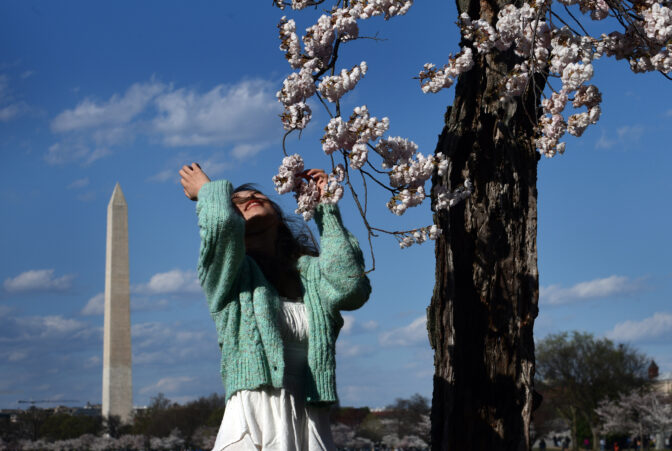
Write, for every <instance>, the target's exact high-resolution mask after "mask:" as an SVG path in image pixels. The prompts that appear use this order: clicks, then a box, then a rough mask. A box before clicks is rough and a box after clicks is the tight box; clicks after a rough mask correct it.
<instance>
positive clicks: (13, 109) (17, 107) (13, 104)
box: [0, 74, 31, 122]
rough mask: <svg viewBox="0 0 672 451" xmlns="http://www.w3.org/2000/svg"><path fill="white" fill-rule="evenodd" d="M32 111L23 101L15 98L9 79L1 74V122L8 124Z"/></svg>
mask: <svg viewBox="0 0 672 451" xmlns="http://www.w3.org/2000/svg"><path fill="white" fill-rule="evenodd" d="M30 111H31V108H30V106H28V104H27V103H25V102H24V101H23V100H20V99H17V98H15V96H14V94H13V92H12V89H11V88H10V87H9V77H8V76H7V75H5V74H0V122H8V121H11V120H12V119H16V118H17V117H19V116H22V115H24V114H26V113H28V112H30Z"/></svg>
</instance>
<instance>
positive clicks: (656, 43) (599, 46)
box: [419, 0, 672, 157]
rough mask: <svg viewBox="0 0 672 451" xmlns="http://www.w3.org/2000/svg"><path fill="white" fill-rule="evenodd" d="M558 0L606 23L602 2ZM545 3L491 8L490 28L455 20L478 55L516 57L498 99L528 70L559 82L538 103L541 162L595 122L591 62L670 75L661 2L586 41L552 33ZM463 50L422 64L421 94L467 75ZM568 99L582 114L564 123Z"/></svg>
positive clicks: (671, 13)
mask: <svg viewBox="0 0 672 451" xmlns="http://www.w3.org/2000/svg"><path fill="white" fill-rule="evenodd" d="M558 1H559V2H560V3H561V4H563V5H564V6H570V5H573V4H578V5H579V8H580V10H581V12H582V13H584V14H585V13H589V14H590V17H591V19H593V20H602V19H604V18H606V17H607V16H608V15H609V11H610V8H609V5H608V4H607V2H606V1H605V0H558ZM551 2H552V0H546V1H542V2H536V3H535V4H534V6H533V5H531V4H527V3H525V4H523V5H522V6H521V7H516V6H515V5H511V4H509V5H506V6H505V7H504V8H502V9H501V10H500V11H499V13H498V15H497V20H496V23H495V24H494V26H493V25H491V24H490V23H489V22H488V21H487V20H484V19H482V18H481V19H476V20H473V19H472V18H470V17H469V15H468V14H466V13H463V14H462V15H461V16H460V21H459V25H460V28H461V32H462V36H463V37H464V39H465V40H467V41H469V42H470V43H471V46H472V47H473V49H474V50H475V51H476V52H477V53H478V54H485V53H488V52H491V51H493V49H497V50H499V51H505V50H508V49H509V48H512V49H513V52H514V53H515V55H516V56H518V57H519V58H520V62H518V63H517V64H515V65H514V66H513V68H512V70H511V71H510V73H509V74H508V77H507V81H506V83H505V86H504V87H503V91H502V97H503V98H512V97H516V96H521V95H523V94H524V93H525V92H526V91H528V89H529V85H530V83H531V82H532V80H533V76H534V74H535V73H542V74H545V75H546V76H548V77H549V78H558V79H559V80H560V82H561V86H560V88H559V89H557V90H554V91H553V90H552V92H551V94H550V96H548V98H546V99H545V100H544V101H543V102H542V105H541V106H542V111H541V113H542V114H541V117H540V118H539V121H538V130H539V137H538V139H537V141H536V146H537V149H538V150H539V152H540V153H542V154H543V155H545V156H548V157H551V156H553V155H555V154H556V153H562V152H563V151H564V149H565V144H564V143H562V142H560V139H561V138H562V137H563V136H564V134H565V133H569V134H571V135H574V136H581V135H582V134H583V132H584V131H585V129H586V128H587V127H588V126H589V125H591V124H595V123H596V122H597V121H598V120H599V118H600V115H601V109H600V103H601V100H602V96H601V94H600V92H599V90H598V89H597V87H596V86H594V85H590V84H588V83H589V81H590V80H591V79H592V77H593V74H594V67H593V64H592V63H593V61H594V60H596V59H598V58H600V57H601V56H602V55H606V56H614V57H615V58H616V59H627V60H628V61H629V62H630V66H631V68H632V70H633V71H635V72H645V71H654V70H656V71H660V72H663V73H669V72H671V71H672V54H671V53H670V45H671V39H672V9H670V8H669V7H668V6H665V5H664V4H663V3H659V2H656V1H655V0H642V1H640V2H637V5H635V7H636V8H637V13H638V15H639V16H640V17H641V19H637V18H636V17H637V16H636V15H634V14H632V15H630V14H628V17H629V19H630V20H631V22H630V23H629V24H628V25H627V26H626V29H625V32H624V33H620V32H612V33H610V34H608V35H607V34H602V35H601V36H600V37H599V38H593V37H591V36H588V35H579V34H576V33H575V32H574V31H572V30H571V29H570V28H569V27H568V26H566V25H565V26H563V27H560V28H558V27H555V26H554V25H552V22H551V20H550V17H551V12H550V11H551V10H550V8H551ZM470 48H471V47H464V48H463V49H462V51H461V53H460V54H459V55H460V56H459V57H458V58H452V57H451V58H450V60H449V63H448V64H447V65H446V66H444V68H443V69H441V70H438V69H436V67H435V66H434V65H433V64H429V63H428V64H425V66H424V70H423V71H421V72H420V77H419V78H420V81H421V89H422V91H423V92H425V93H427V92H438V91H439V90H441V89H443V88H447V87H450V86H451V85H452V83H453V82H454V78H455V77H456V76H457V75H459V74H461V73H463V72H465V71H467V70H469V69H470V68H471V66H472V65H473V55H472V53H471V52H470V51H469V52H467V51H468V50H469V49H470ZM466 55H468V58H467V56H466ZM459 58H462V59H463V61H462V64H461V65H458V64H456V62H457V60H458V59H459ZM467 61H468V64H466V63H467ZM570 101H571V102H572V106H573V107H574V108H575V109H576V108H580V107H585V108H586V110H585V111H583V112H576V113H574V114H570V115H569V116H568V117H567V118H566V119H565V116H563V114H562V113H563V111H564V110H565V107H566V105H567V104H568V103H569V102H570Z"/></svg>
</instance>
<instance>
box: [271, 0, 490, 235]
mask: <svg viewBox="0 0 672 451" xmlns="http://www.w3.org/2000/svg"><path fill="white" fill-rule="evenodd" d="M275 3H276V4H277V5H278V6H280V7H281V8H284V7H285V6H290V5H291V7H292V9H302V8H305V7H306V6H309V5H314V4H316V3H315V2H314V1H309V0H303V1H299V0H291V2H290V1H289V0H288V1H282V0H276V2H275ZM412 4H413V2H412V0H352V1H350V2H346V3H345V4H344V5H343V6H342V7H334V8H332V9H331V11H329V12H328V13H325V14H322V15H321V16H320V17H319V19H318V20H317V22H316V23H315V24H313V25H312V26H310V27H308V28H307V29H306V31H305V34H304V35H303V36H302V37H301V38H299V36H298V35H297V31H296V23H295V22H294V20H291V19H287V18H286V17H283V18H282V19H281V20H280V23H279V24H278V30H279V37H280V49H281V50H282V51H283V52H284V53H285V57H286V59H287V61H288V63H289V65H290V66H291V67H292V69H294V72H292V73H291V74H290V75H289V76H288V77H287V78H286V79H285V80H284V82H283V85H282V88H281V89H280V91H279V92H278V93H277V98H278V100H279V101H280V102H281V103H282V104H283V105H284V107H285V111H284V112H283V113H282V115H281V119H282V122H283V125H284V127H285V129H286V130H288V131H292V130H297V129H298V130H302V129H304V128H305V127H306V126H307V124H308V123H309V121H310V119H311V116H312V111H311V109H310V107H309V106H308V100H309V99H310V98H311V97H312V96H313V95H316V94H317V95H319V96H320V99H326V100H327V101H329V102H331V103H335V104H336V105H337V108H336V110H337V112H338V114H336V115H334V116H332V118H331V120H330V121H329V123H328V124H327V126H326V127H325V133H324V135H323V137H322V139H321V143H322V150H323V151H324V152H325V154H327V155H333V154H334V152H338V153H340V154H341V155H342V156H343V157H344V158H345V161H346V162H347V164H348V166H349V167H350V168H351V169H353V170H361V169H362V167H363V166H364V164H366V163H367V162H369V156H370V154H371V152H373V153H374V154H375V155H378V156H380V157H381V158H382V168H383V169H384V170H387V171H378V172H379V173H384V174H386V175H387V176H388V177H389V186H390V187H391V191H392V197H391V199H390V201H389V202H388V204H387V206H388V208H389V209H390V211H392V212H393V213H395V214H397V215H401V214H403V213H404V212H405V211H406V210H407V209H408V208H409V207H414V206H417V205H420V204H421V203H422V202H423V201H424V200H425V199H426V197H427V195H426V192H425V184H426V182H427V181H428V180H429V179H430V178H431V177H432V175H434V174H438V175H443V174H444V173H445V171H446V169H447V167H448V161H447V159H446V157H445V156H444V155H443V154H441V153H439V154H437V155H428V156H424V155H423V154H421V153H419V152H418V146H417V145H416V144H415V143H413V142H412V141H409V140H407V139H404V138H401V137H383V135H384V134H385V133H386V132H387V131H388V129H389V119H388V118H386V117H383V118H382V119H378V118H376V117H373V116H371V114H370V113H369V110H368V108H367V107H366V106H358V107H356V108H354V110H353V112H352V114H351V115H350V117H349V118H347V116H341V115H340V103H339V102H340V100H341V98H342V97H343V95H345V94H346V93H347V92H349V91H351V90H352V89H354V88H355V87H356V86H357V84H358V83H359V81H360V80H361V79H362V77H363V76H364V75H365V74H366V73H367V70H368V67H367V64H366V62H362V63H360V64H359V65H357V66H354V67H352V68H351V69H349V70H348V69H342V70H341V71H340V73H339V72H336V70H335V67H334V66H335V60H336V50H337V49H338V48H339V46H340V45H341V44H342V43H344V42H347V41H350V40H352V39H356V38H358V37H359V26H358V21H361V20H365V19H369V18H371V17H375V16H382V17H383V18H384V19H386V20H387V19H390V18H392V17H394V16H398V15H403V14H405V13H406V12H407V11H408V9H409V8H410V7H411V6H412ZM473 26H474V27H475V31H474V36H475V35H476V34H478V33H482V32H481V31H477V30H476V28H477V27H479V26H482V27H483V30H486V27H485V23H484V22H477V23H476V24H474V25H473ZM483 33H484V31H483ZM492 35H493V36H494V31H493V32H492ZM472 65H473V59H472V50H471V49H470V48H468V47H467V48H465V49H464V50H463V51H462V52H461V53H460V54H458V55H456V56H455V58H453V59H452V60H451V61H450V63H449V64H448V65H446V66H445V67H444V68H442V69H436V68H434V67H433V66H431V67H430V66H427V67H426V73H425V74H424V75H421V78H423V77H424V79H426V87H423V89H427V90H431V91H438V90H439V89H442V88H443V87H446V86H449V85H450V84H451V83H452V82H453V80H454V79H455V77H457V76H458V75H459V74H460V73H462V72H464V71H466V70H469V69H470V68H471V67H472ZM323 104H324V105H325V107H327V104H326V103H324V102H323ZM327 109H329V108H328V107H327ZM346 118H347V119H346ZM345 172H346V169H345V167H343V166H342V165H338V166H336V167H335V168H334V170H333V172H332V173H331V174H329V175H328V179H327V182H326V184H325V186H323V187H322V195H321V196H320V189H319V188H318V186H317V184H316V182H315V180H312V179H311V178H310V177H307V175H306V173H305V171H304V165H303V160H302V159H301V157H299V156H298V155H292V156H289V157H286V158H284V160H283V162H282V165H281V166H280V167H279V169H278V174H277V175H276V176H275V177H273V181H274V183H275V187H276V190H277V191H278V192H279V193H281V194H283V193H289V192H293V193H294V195H295V197H296V200H297V209H296V212H297V213H298V214H301V215H303V217H304V219H306V220H308V219H310V218H311V217H312V215H313V212H314V210H315V207H316V206H317V205H318V203H335V202H337V201H338V200H339V199H341V197H342V196H343V186H342V185H341V182H342V181H343V180H344V177H345ZM443 191H445V192H448V191H447V190H445V189H443ZM443 191H442V192H443ZM462 192H463V191H461V193H462ZM448 195H449V196H451V199H453V202H452V203H451V202H443V203H442V204H441V205H444V208H449V207H450V206H451V205H454V203H455V202H456V199H461V198H464V197H460V194H459V193H456V194H453V193H450V192H448ZM395 233H396V232H395ZM438 233H439V231H438V229H437V228H436V226H434V227H431V228H430V227H426V228H421V229H417V230H413V231H411V232H408V233H406V232H404V233H401V234H398V235H396V236H397V237H401V238H400V243H401V244H402V247H406V246H407V245H409V244H411V243H422V242H423V241H425V240H427V239H428V238H429V239H435V238H436V236H437V235H438Z"/></svg>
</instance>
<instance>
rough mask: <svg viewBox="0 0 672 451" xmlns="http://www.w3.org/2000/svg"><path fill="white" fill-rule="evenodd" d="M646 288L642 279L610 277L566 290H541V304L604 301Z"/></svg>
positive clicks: (557, 288)
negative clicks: (604, 299) (591, 300)
mask: <svg viewBox="0 0 672 451" xmlns="http://www.w3.org/2000/svg"><path fill="white" fill-rule="evenodd" d="M643 288H644V286H643V283H642V281H641V279H639V280H632V279H629V278H628V277H625V276H615V275H614V276H610V277H606V278H603V279H594V280H589V281H587V282H581V283H577V284H576V285H573V286H571V287H568V288H565V287H562V286H560V285H549V286H547V287H541V288H540V290H539V299H540V303H543V304H551V305H560V304H569V303H572V302H579V301H584V300H590V299H603V298H608V297H617V296H619V297H620V296H622V295H624V294H632V293H635V292H638V291H641V290H642V289H643Z"/></svg>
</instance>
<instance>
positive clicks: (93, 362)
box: [84, 355, 101, 368]
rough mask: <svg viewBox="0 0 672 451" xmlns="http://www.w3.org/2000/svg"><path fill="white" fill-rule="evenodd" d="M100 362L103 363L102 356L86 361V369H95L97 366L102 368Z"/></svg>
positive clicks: (94, 356)
mask: <svg viewBox="0 0 672 451" xmlns="http://www.w3.org/2000/svg"><path fill="white" fill-rule="evenodd" d="M100 362H101V359H100V356H97V355H93V356H91V357H89V358H88V359H86V362H84V368H93V367H96V366H100Z"/></svg>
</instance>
